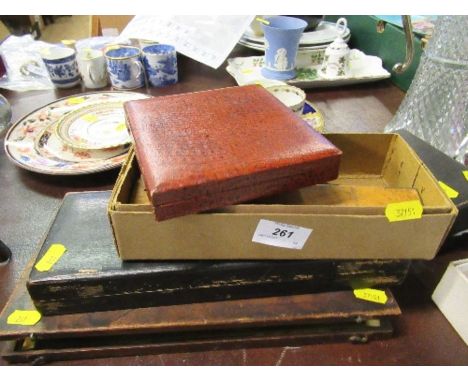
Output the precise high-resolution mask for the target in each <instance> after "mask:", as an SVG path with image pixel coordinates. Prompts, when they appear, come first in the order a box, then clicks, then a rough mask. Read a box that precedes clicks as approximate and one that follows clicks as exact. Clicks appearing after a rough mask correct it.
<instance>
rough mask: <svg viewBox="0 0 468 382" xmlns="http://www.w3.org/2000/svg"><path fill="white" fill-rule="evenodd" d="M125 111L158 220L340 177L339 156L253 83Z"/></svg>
mask: <svg viewBox="0 0 468 382" xmlns="http://www.w3.org/2000/svg"><path fill="white" fill-rule="evenodd" d="M124 108H125V112H126V117H127V123H128V126H129V129H130V131H131V133H132V135H133V138H134V141H135V151H136V155H137V159H138V162H139V165H140V168H141V172H142V175H143V178H144V180H145V186H146V189H147V190H148V196H149V199H150V200H151V201H152V203H153V205H154V207H155V214H156V219H157V220H165V219H168V218H171V217H176V216H181V215H186V214H190V213H195V212H199V211H205V210H207V209H212V208H219V207H223V206H226V205H230V204H235V203H239V202H243V201H247V200H251V199H254V198H257V197H260V196H264V195H271V194H275V193H278V192H282V191H289V190H292V189H295V188H299V187H304V186H308V185H311V184H315V183H321V182H326V181H329V180H332V179H335V178H336V177H337V176H338V167H339V159H340V156H341V151H340V150H339V149H338V148H336V147H335V146H334V145H332V144H331V143H330V142H329V141H328V140H327V139H325V138H324V137H323V136H322V135H320V134H319V133H317V132H315V131H314V130H312V129H311V128H310V127H309V126H308V125H307V123H305V122H304V121H303V120H302V119H301V118H300V117H298V116H296V115H295V114H294V113H293V112H291V111H290V110H289V109H288V108H287V107H286V106H284V105H283V104H282V103H281V102H280V101H278V100H277V99H276V98H275V97H274V96H273V95H271V94H270V93H269V92H268V91H266V90H265V89H264V88H263V87H261V86H258V85H251V86H242V87H232V88H223V89H216V90H209V91H203V92H196V93H185V94H178V95H172V96H165V97H155V98H150V99H144V100H137V101H129V102H126V103H125V104H124Z"/></svg>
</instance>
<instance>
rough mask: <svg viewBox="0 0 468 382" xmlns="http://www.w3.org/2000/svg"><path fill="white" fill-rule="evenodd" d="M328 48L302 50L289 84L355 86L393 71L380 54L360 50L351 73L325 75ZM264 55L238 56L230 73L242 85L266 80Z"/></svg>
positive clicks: (230, 62)
mask: <svg viewBox="0 0 468 382" xmlns="http://www.w3.org/2000/svg"><path fill="white" fill-rule="evenodd" d="M324 53H325V51H324V50H321V51H313V52H298V53H297V59H296V72H297V76H296V78H294V79H292V80H288V81H287V83H288V84H289V85H293V86H297V87H299V88H303V89H305V88H317V87H330V86H341V85H351V84H356V83H363V82H372V81H379V80H383V79H385V78H389V77H390V73H389V72H388V71H387V70H385V69H384V68H383V67H382V60H381V59H380V58H379V57H376V56H367V55H365V54H364V53H363V52H361V51H360V50H357V49H352V50H351V53H350V64H349V65H350V73H349V74H348V75H346V76H344V77H336V78H333V79H328V78H322V77H320V75H319V69H320V66H321V64H322V61H323V57H324ZM263 64H264V56H252V57H236V58H231V59H228V66H227V67H226V70H227V72H228V73H229V74H230V75H231V76H233V77H234V78H235V80H236V82H237V83H238V84H239V85H246V84H248V83H253V82H256V81H262V80H265V77H263V75H262V73H261V69H262V67H263Z"/></svg>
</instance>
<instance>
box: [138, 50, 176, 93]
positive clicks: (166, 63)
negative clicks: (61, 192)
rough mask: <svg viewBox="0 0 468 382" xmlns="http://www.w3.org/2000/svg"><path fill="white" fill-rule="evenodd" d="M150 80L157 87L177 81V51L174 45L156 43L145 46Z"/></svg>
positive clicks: (146, 68) (146, 67)
mask: <svg viewBox="0 0 468 382" xmlns="http://www.w3.org/2000/svg"><path fill="white" fill-rule="evenodd" d="M143 63H144V65H145V70H146V75H147V76H148V82H149V83H150V84H151V85H152V86H155V87H163V86H167V85H172V84H175V83H177V80H178V73H177V52H176V50H175V47H174V46H172V45H165V44H155V45H148V46H145V47H144V48H143Z"/></svg>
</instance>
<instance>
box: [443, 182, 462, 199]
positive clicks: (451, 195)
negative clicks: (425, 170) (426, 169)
mask: <svg viewBox="0 0 468 382" xmlns="http://www.w3.org/2000/svg"><path fill="white" fill-rule="evenodd" d="M439 186H440V187H441V188H442V190H444V192H445V194H446V195H447V196H448V197H449V198H450V199H455V198H457V197H458V195H459V193H458V191H457V190H455V189H453V188H452V187H450V186H449V185H448V184H445V183H444V182H441V181H440V180H439Z"/></svg>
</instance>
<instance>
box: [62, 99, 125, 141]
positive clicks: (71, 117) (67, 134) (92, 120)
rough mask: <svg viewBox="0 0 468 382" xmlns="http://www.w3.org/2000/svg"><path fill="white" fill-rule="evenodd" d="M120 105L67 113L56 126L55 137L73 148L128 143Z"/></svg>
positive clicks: (105, 105)
mask: <svg viewBox="0 0 468 382" xmlns="http://www.w3.org/2000/svg"><path fill="white" fill-rule="evenodd" d="M122 106H123V103H122V102H105V103H99V104H94V105H89V106H86V107H81V108H79V109H77V110H74V111H71V112H70V113H67V114H66V115H65V116H64V117H63V118H61V119H60V120H59V121H58V123H57V135H58V136H59V138H60V139H61V140H62V141H63V142H65V143H66V144H67V145H69V146H71V147H73V148H76V149H85V150H98V149H107V148H112V147H119V146H122V145H126V144H128V143H130V141H131V138H130V135H129V133H128V131H127V126H126V124H125V113H124V110H123V107H122Z"/></svg>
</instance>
